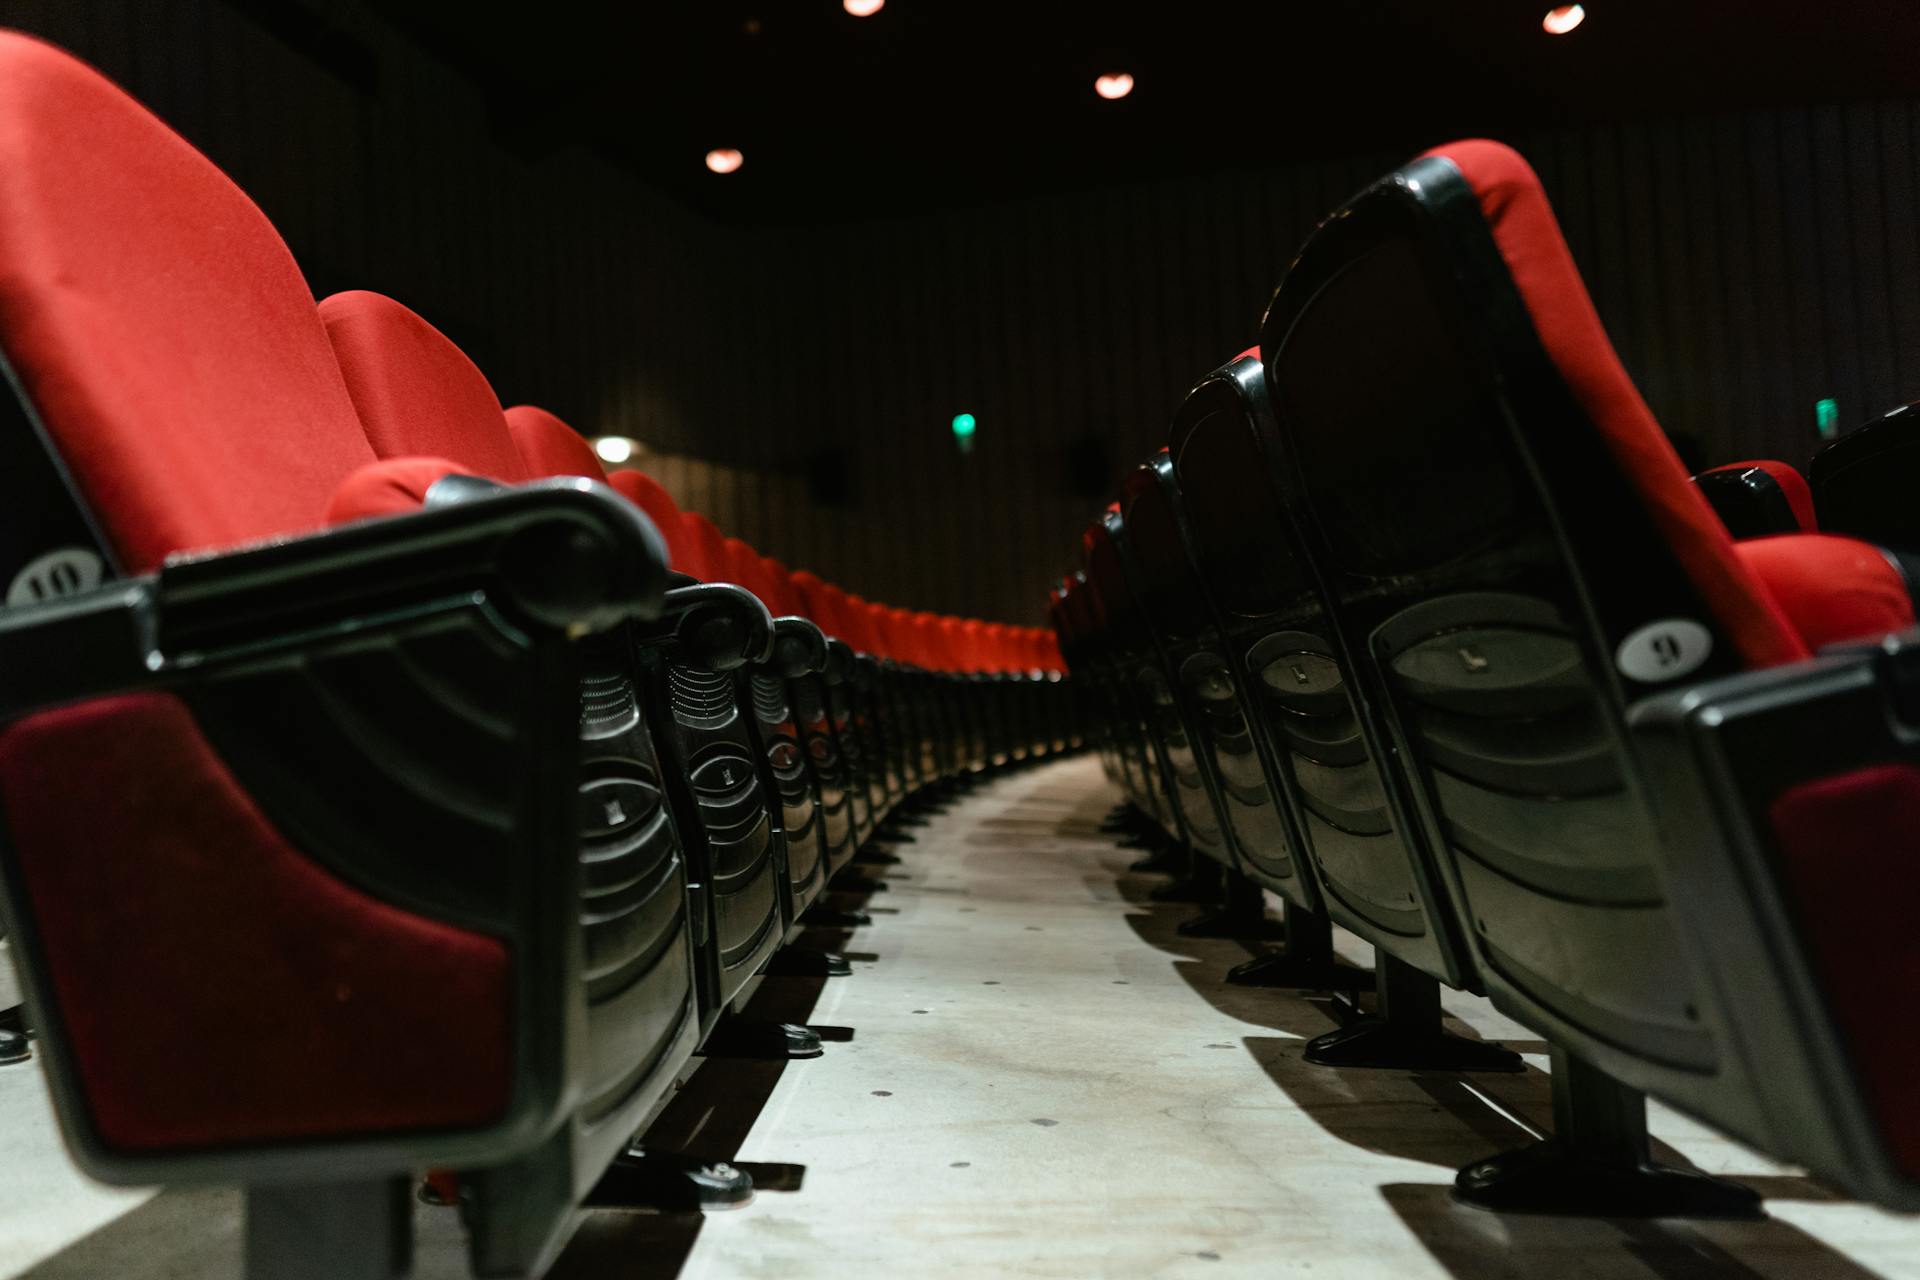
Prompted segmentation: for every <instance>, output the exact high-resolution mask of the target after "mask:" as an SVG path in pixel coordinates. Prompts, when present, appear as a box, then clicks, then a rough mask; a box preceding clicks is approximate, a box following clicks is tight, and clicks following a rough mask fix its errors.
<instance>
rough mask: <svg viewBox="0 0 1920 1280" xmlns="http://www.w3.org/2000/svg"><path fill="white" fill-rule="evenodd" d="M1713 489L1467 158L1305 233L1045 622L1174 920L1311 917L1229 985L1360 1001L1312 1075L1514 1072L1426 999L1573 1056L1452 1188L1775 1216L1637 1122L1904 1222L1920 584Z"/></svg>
mask: <svg viewBox="0 0 1920 1280" xmlns="http://www.w3.org/2000/svg"><path fill="white" fill-rule="evenodd" d="M1749 473H1754V474H1757V475H1759V476H1761V477H1764V478H1766V479H1768V480H1769V481H1770V482H1774V483H1778V482H1777V480H1776V479H1775V477H1777V476H1780V475H1791V474H1792V473H1791V469H1790V468H1783V467H1778V466H1777V465H1774V464H1751V463H1750V464H1742V467H1741V468H1740V469H1739V476H1740V477H1741V483H1743V484H1747V483H1748V481H1749V480H1750V479H1751V476H1750V475H1749ZM1794 478H1796V479H1797V476H1795V477H1794ZM1689 481H1690V477H1689V476H1688V474H1687V472H1686V470H1685V468H1683V467H1682V466H1681V464H1680V462H1679V459H1678V457H1677V456H1676V454H1675V452H1674V450H1673V449H1672V447H1671V446H1670V444H1669V443H1668V441H1667V438H1666V437H1665V435H1664V434H1663V433H1662V431H1661V429H1660V427H1659V425H1658V423H1657V422H1656V421H1655V419H1654V418H1653V416H1652V414H1651V413H1650V412H1649V410H1648V409H1647V407H1646V405H1645V404H1644V403H1643V402H1642V400H1641V398H1640V396H1639V394H1638V392H1637V391H1636V389H1635V388H1634V386H1633V383H1632V382H1631V380H1630V379H1629V378H1628V376H1627V374H1626V372H1625V370H1624V369H1623V368H1622V367H1621V365H1620V362H1619V360H1618V359H1617V357H1616V356H1615V354H1614V351H1613V348H1612V346H1611V344H1610V343H1609V341H1608V339H1607V336H1606V333H1605V331H1604V329H1603V328H1602V326H1601V323H1600V321H1599V318H1598V316H1597V314H1596V312H1595V311H1594V308H1593V305H1592V303H1591V301H1590V300H1589V298H1588V295H1587V292H1586V289H1585V286H1584V284H1583V283H1582V281H1581V279H1580V276H1579V273H1578V271H1577V269H1576V268H1575V266H1574V263H1573V260H1572V257H1571V255H1570V254H1569V253H1568V251H1567V247H1566V244H1565V242H1564V240H1563V238H1562V236H1561V234H1560V230H1559V227H1558V225H1557V223H1556V222H1555V220H1554V216H1553V213H1552V210H1551V208H1550V207H1549V204H1548V201H1547V198H1546V196H1545V194H1544V192H1543V191H1542V189H1541V187H1540V184H1539V182H1538V180H1537V178H1536V177H1535V176H1534V174H1533V172H1532V171H1531V169H1529V167H1528V166H1527V165H1526V163H1525V161H1524V160H1522V159H1521V158H1520V157H1519V156H1518V155H1517V154H1515V153H1514V152H1513V151H1511V150H1509V149H1508V148H1506V147H1504V146H1501V145H1499V144H1496V143H1491V142H1463V143H1456V144H1453V145H1451V146H1446V147H1441V148H1439V149H1437V150H1435V151H1433V152H1430V153H1428V154H1426V155H1424V156H1422V157H1420V158H1418V159H1416V160H1414V161H1412V162H1411V163H1409V164H1407V165H1406V166H1404V167H1402V168H1400V169H1398V170H1396V171H1395V172H1393V173H1391V174H1388V175H1387V176H1386V177H1384V178H1382V179H1381V180H1380V181H1379V182H1377V183H1375V184H1374V185H1372V186H1370V187H1368V188H1367V189H1366V190H1364V191H1362V192H1361V193H1360V194H1359V195H1357V196H1355V197H1354V198H1353V199H1352V200H1351V201H1349V202H1348V203H1347V204H1346V205H1345V206H1343V207H1342V208H1340V209H1339V210H1337V211H1335V213H1334V214H1333V215H1332V216H1330V217H1329V218H1328V219H1327V220H1326V221H1325V222H1323V223H1322V224H1321V226H1320V227H1319V228H1318V229H1317V230H1316V231H1315V233H1314V234H1313V236H1312V237H1311V238H1310V239H1309V240H1308V242H1307V243H1306V245H1305V246H1304V247H1303V248H1302V249H1301V251H1300V253H1299V255H1298V256H1297V257H1296V258H1295V259H1294V261H1293V264H1292V266H1291V267H1290V268H1289V269H1288V271H1287V274H1286V276H1285V278H1284V279H1283V280H1282V282H1281V283H1280V286H1279V288H1278V290H1277V292H1276V293H1275V294H1274V297H1273V301H1272V303H1271V305H1270V307H1269V309H1268V311H1267V314H1266V316H1265V318H1264V321H1263V323H1262V326H1261V330H1260V334H1259V345H1258V347H1256V348H1254V349H1252V350H1250V351H1247V352H1245V353H1243V354H1242V355H1241V356H1239V357H1237V358H1235V359H1234V360H1232V361H1230V362H1229V363H1228V364H1226V365H1224V366H1222V367H1221V368H1220V369H1218V370H1216V371H1214V372H1213V373H1212V374H1210V375H1208V376H1207V377H1206V378H1205V379H1203V380H1202V381H1201V382H1200V383H1199V385H1198V386H1197V387H1196V388H1195V389H1194V390H1193V391H1192V392H1191V393H1190V394H1189V396H1188V397H1187V399H1186V401H1185V403H1184V404H1183V405H1182V407H1181V409H1180V411H1179V413H1178V414H1177V415H1176V417H1175V420H1174V422H1173V425H1172V428H1171V430H1170V432H1169V434H1168V441H1167V449H1166V450H1165V451H1163V452H1162V453H1160V454H1159V455H1158V456H1156V457H1155V458H1153V459H1151V460H1149V461H1148V462H1147V463H1146V464H1144V465H1143V466H1141V467H1140V468H1139V469H1138V470H1136V471H1135V472H1134V473H1133V474H1132V475H1131V476H1130V477H1129V478H1128V479H1127V481H1126V482H1125V484H1124V486H1123V488H1122V491H1121V494H1120V497H1119V501H1117V502H1116V503H1115V504H1114V505H1113V506H1112V507H1110V508H1109V509H1108V511H1107V512H1106V513H1105V514H1104V515H1103V516H1102V518H1101V519H1099V520H1098V521H1096V522H1094V523H1093V524H1092V525H1091V526H1090V527H1089V529H1088V530H1087V533H1086V535H1085V538H1084V539H1083V545H1082V565H1083V568H1082V570H1081V572H1079V573H1077V574H1075V575H1073V576H1072V577H1071V578H1069V579H1066V580H1064V581H1062V582H1061V583H1060V584H1059V585H1058V586H1057V587H1056V588H1055V589H1054V591H1053V595H1052V608H1053V619H1054V625H1055V627H1056V630H1057V632H1058V634H1059V635H1060V638H1061V645H1062V649H1063V650H1064V651H1065V653H1066V655H1067V657H1068V659H1069V663H1070V666H1071V667H1072V670H1073V672H1074V678H1075V680H1076V682H1077V683H1080V684H1082V685H1084V686H1086V687H1088V688H1089V689H1090V691H1091V692H1090V697H1091V698H1092V699H1093V701H1094V717H1095V720H1094V725H1095V730H1096V733H1095V737H1096V742H1097V745H1098V747H1099V749H1100V752H1101V758H1102V761H1103V765H1104V767H1105V768H1106V770H1107V773H1108V775H1109V777H1110V778H1111V779H1112V780H1113V781H1114V783H1115V784H1116V785H1117V786H1119V787H1121V788H1122V789H1123V790H1124V791H1125V793H1126V794H1127V796H1128V797H1129V799H1130V801H1131V804H1132V807H1133V811H1134V813H1135V818H1136V821H1137V822H1138V823H1139V824H1140V825H1141V826H1142V827H1143V828H1144V829H1146V830H1147V831H1149V832H1151V833H1152V834H1153V835H1154V837H1155V838H1156V839H1158V840H1159V841H1161V842H1163V844H1164V848H1163V850H1162V851H1161V852H1160V853H1159V854H1157V855H1156V856H1155V858H1154V859H1152V860H1150V861H1151V862H1152V863H1153V864H1154V865H1158V866H1161V867H1162V868H1164V869H1171V870H1174V871H1177V872H1179V873H1180V874H1179V877H1178V878H1177V879H1176V880H1175V882H1174V883H1173V884H1172V885H1170V886H1168V887H1167V889H1166V892H1167V893H1169V894H1171V895H1174V896H1186V897H1199V898H1202V899H1205V900H1213V899H1218V901H1217V903H1216V906H1215V909H1214V910H1212V911H1210V912H1209V913H1208V914H1206V915H1204V916H1202V917H1200V918H1199V919H1197V920H1195V921H1193V922H1191V924H1190V926H1189V928H1190V930H1191V931H1197V932H1203V933H1204V932H1217V933H1226V934H1229V935H1233V936H1242V937H1254V936H1261V935H1262V934H1264V933H1267V932H1270V931H1271V928H1272V926H1271V924H1270V923H1269V922H1268V921H1267V920H1266V919H1265V905H1264V898H1263V893H1264V892H1266V891H1270V892H1272V893H1274V894H1277V895H1278V896H1279V897H1280V898H1281V899H1282V900H1283V901H1284V903H1285V935H1286V945H1285V947H1283V948H1282V949H1280V950H1278V951H1276V952H1273V953H1271V954H1269V955H1266V956H1263V957H1261V958H1259V959H1257V960H1255V961H1252V962H1250V963H1248V964H1246V965H1243V966H1241V967H1240V968H1239V969H1237V970H1235V971H1234V972H1233V973H1232V974H1231V975H1229V980H1231V981H1237V982H1242V983H1247V984H1252V985H1269V986H1305V987H1318V988H1335V989H1351V990H1355V991H1364V990H1365V989H1366V988H1368V987H1371V988H1372V989H1373V991H1374V993H1375V994H1374V1000H1373V1003H1372V1006H1371V1009H1370V1011H1369V1012H1368V1013H1367V1014H1366V1015H1365V1016H1362V1017H1357V1018H1355V1019H1354V1020H1352V1021H1350V1022H1348V1023H1347V1024H1346V1025H1344V1026H1342V1027H1341V1028H1339V1029H1338V1030H1334V1031H1330V1032H1329V1033H1328V1034H1326V1035H1323V1036H1321V1037H1319V1038H1317V1039H1315V1040H1313V1041H1310V1042H1309V1043H1308V1044H1307V1045H1306V1046H1305V1051H1304V1052H1305V1057H1306V1059H1307V1060H1308V1061H1309V1062H1313V1063H1318V1064H1321V1065H1325V1066H1329V1067H1346V1068H1355V1069H1360V1068H1388V1069H1394V1070H1427V1071H1518V1070H1521V1069H1523V1066H1524V1064H1523V1062H1522V1060H1521V1058H1520V1057H1519V1056H1518V1055H1517V1054H1515V1053H1513V1052H1511V1051H1509V1050H1508V1049H1506V1048H1504V1047H1503V1046H1500V1045H1496V1044H1491V1043H1487V1042H1484V1041H1481V1040H1477V1039H1473V1038H1470V1037H1465V1036H1462V1035H1460V1034H1458V1033H1457V1032H1456V1031H1454V1030H1453V1029H1452V1028H1450V1027H1448V1026H1447V1025H1446V1023H1445V1021H1444V1019H1443V1015H1442V1008H1441V1001H1440V992H1441V990H1442V989H1443V988H1452V989H1457V990H1461V991H1466V992H1471V993H1475V994H1483V995H1487V996H1490V997H1491V998H1492V1001H1493V1003H1494V1005H1495V1006H1496V1007H1497V1008H1499V1009H1500V1010H1501V1011H1502V1012H1503V1013H1505V1014H1507V1015H1508V1016H1509V1017H1511V1018H1512V1019H1514V1020H1515V1021H1517V1022H1519V1023H1520V1024H1522V1025H1523V1026H1526V1027H1528V1028H1529V1029H1531V1030H1532V1031H1533V1032H1535V1033H1537V1034H1538V1035H1539V1036H1540V1037H1541V1038H1542V1039H1543V1040H1544V1041H1546V1042H1547V1045H1548V1046H1549V1049H1550V1052H1551V1060H1552V1084H1553V1089H1554V1119H1555V1129H1554V1132H1553V1133H1552V1134H1551V1135H1549V1136H1548V1137H1547V1138H1546V1139H1544V1140H1543V1141H1541V1142H1539V1143H1536V1144H1534V1145H1533V1146H1531V1147H1527V1148H1523V1149H1521V1150H1519V1151H1515V1152H1510V1153H1507V1154H1505V1155H1498V1156H1489V1158H1487V1159H1484V1160H1480V1161H1476V1162H1475V1163H1474V1164H1472V1165H1471V1166H1469V1167H1468V1168H1466V1169H1464V1170H1463V1171H1462V1172H1461V1174H1460V1176H1459V1178H1458V1180H1457V1182H1456V1193H1457V1194H1458V1195H1459V1196H1460V1197H1461V1198H1463V1199H1466V1200H1468V1201H1471V1202H1473V1203H1477V1204H1480V1205H1482V1206H1484V1207H1488V1208H1493V1209H1503V1210H1525V1211H1549V1212H1555V1213H1571V1214H1584V1215H1601V1216H1706V1217H1747V1216H1755V1215H1758V1214H1759V1213H1760V1212H1761V1206H1760V1200H1759V1197H1758V1196H1757V1195H1755V1194H1754V1192H1753V1191H1752V1190H1751V1189H1750V1188H1748V1187H1745V1186H1743V1185H1740V1184H1737V1183H1733V1182H1728V1181H1723V1180H1717V1179H1713V1178H1710V1177H1707V1176H1706V1175H1704V1174H1702V1173H1701V1172H1699V1171H1697V1170H1683V1169H1675V1168H1669V1167H1665V1166H1662V1165H1659V1164H1658V1163H1656V1162H1655V1161H1654V1160H1653V1159H1652V1157H1651V1155H1650V1149H1649V1139H1648V1135H1647V1131H1646V1123H1645V1105H1644V1097H1645V1096H1646V1095H1652V1096H1655V1097H1658V1098H1660V1099H1662V1100H1664V1101H1666V1102H1668V1103H1670V1104H1672V1105H1674V1106H1676V1107H1678V1108H1680V1109H1682V1110H1684V1111H1686V1112H1688V1113H1691V1114H1692V1115H1694V1116H1696V1117H1699V1118H1701V1119H1704V1120H1706V1121H1708V1122H1710V1123H1712V1124H1714V1125H1717V1126H1719V1127H1721V1128H1723V1129H1724V1130H1726V1131H1727V1132H1729V1133H1732V1134H1734V1135H1736V1136H1738V1137H1739V1138H1741V1139H1743V1140H1744V1141H1746V1142H1748V1143H1750V1144H1751V1145H1753V1146H1755V1147H1757V1148H1759V1149H1761V1150H1763V1151H1766V1152H1768V1153H1770V1154H1772V1155H1774V1156H1776V1157H1778V1158H1780V1159H1783V1160H1788V1161H1792V1162H1796V1163H1800V1164H1803V1165H1805V1166H1806V1167H1807V1168H1808V1169H1809V1170H1811V1171H1812V1172H1813V1173H1814V1174H1815V1175H1816V1176H1817V1177H1820V1178H1822V1179H1825V1180H1827V1181H1829V1182H1831V1183H1833V1184H1835V1185H1837V1186H1839V1187H1842V1188H1844V1189H1845V1190H1846V1191H1848V1192H1850V1193H1853V1194H1856V1195H1859V1196H1862V1197H1865V1198H1868V1199H1871V1200H1874V1201H1877V1202H1879V1203H1881V1204H1885V1205H1890V1206H1894V1207H1899V1208H1908V1209H1911V1208H1914V1207H1916V1206H1920V1088H1916V1087H1915V1086H1914V1084H1913V1079H1914V1077H1913V1072H1912V1067H1913V1064H1914V1062H1915V1061H1920V1038H1916V1035H1915V1032H1914V1030H1913V1027H1914V1022H1913V1020H1912V1019H1911V1018H1909V1017H1906V1016H1905V1015H1904V1013H1903V1012H1901V1011H1904V1010H1905V1009H1906V1008H1907V1007H1908V1005H1909V1003H1910V1002H1911V1001H1912V1000H1913V998H1914V997H1915V994H1916V992H1917V991H1920V947H1916V946H1915V945H1914V943H1913V941H1912V930H1911V928H1910V927H1909V925H1908V924H1907V922H1906V919H1905V908H1906V899H1907V898H1908V896H1909V893H1908V891H1907V886H1908V883H1909V881H1910V880H1911V875H1912V868H1913V867H1914V866H1915V865H1916V862H1917V860H1920V835H1917V834H1916V833H1920V823H1916V821H1915V815H1916V814H1920V748H1917V747H1916V743H1920V734H1916V732H1915V730H1916V728H1920V722H1917V721H1916V711H1915V703H1914V701H1913V699H1912V696H1911V693H1910V692H1909V691H1910V690H1911V688H1912V687H1913V682H1914V681H1915V679H1916V678H1917V677H1920V646H1916V633H1915V632H1914V630H1913V626H1914V605H1913V594H1912V588H1913V585H1914V584H1913V583H1912V582H1910V581H1909V580H1908V579H1907V577H1906V571H1905V568H1904V565H1905V563H1906V562H1905V561H1904V560H1903V559H1902V558H1901V557H1900V556H1898V555H1889V554H1886V549H1885V548H1883V547H1880V546H1876V545H1873V544H1871V543H1869V542H1866V541H1861V540H1859V539H1856V538H1850V537H1843V536H1836V535H1835V534H1832V533H1820V532H1811V531H1808V525H1807V522H1805V521H1804V520H1802V519H1801V518H1799V517H1798V516H1796V515H1794V512H1795V510H1796V509H1797V508H1800V507H1802V506H1805V505H1806V504H1804V503H1803V502H1800V501H1789V500H1788V498H1787V490H1786V489H1782V490H1781V502H1780V508H1781V510H1782V511H1784V512H1785V513H1786V515H1787V517H1788V520H1789V521H1790V523H1784V524H1781V525H1775V526H1774V527H1770V528H1765V529H1758V530H1751V531H1749V530H1740V532H1756V533H1763V534H1767V535H1770V536H1758V537H1750V538H1742V539H1740V540H1736V539H1735V537H1734V536H1733V533H1732V532H1730V531H1729V528H1728V525H1727V524H1726V523H1725V522H1723V521H1722V520H1721V519H1720V518H1718V517H1716V515H1715V512H1714V509H1713V508H1712V507H1711V506H1710V505H1709V503H1708V501H1707V499H1706V498H1705V497H1704V496H1703V493H1704V492H1705V491H1706V490H1708V489H1710V488H1711V487H1712V484H1713V483H1714V482H1712V481H1709V483H1708V484H1707V485H1705V486H1697V485H1695V484H1692V483H1690V482H1689ZM1791 483H1792V481H1791V480H1788V481H1787V482H1786V484H1787V485H1788V486H1789V487H1790V486H1791ZM1749 487H1751V486H1749ZM1900 549H1903V548H1900ZM1335 925H1338V926H1340V927H1342V928H1344V929H1345V930H1347V931H1349V932H1351V933H1353V934H1355V935H1358V936H1359V937H1360V938H1362V939H1364V940H1365V941H1366V942H1368V943H1370V944H1372V946H1373V948H1374V952H1375V956H1376V966H1375V970H1374V972H1373V973H1372V974H1370V975H1369V974H1365V973H1358V972H1356V971H1354V970H1353V969H1352V968H1350V967H1348V966H1346V965H1345V964H1343V963H1342V962H1341V961H1340V959H1339V957H1338V956H1337V955H1336V954H1335V952H1334V949H1333V926H1335Z"/></svg>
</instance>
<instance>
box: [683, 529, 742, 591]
mask: <svg viewBox="0 0 1920 1280" xmlns="http://www.w3.org/2000/svg"><path fill="white" fill-rule="evenodd" d="M680 527H681V528H682V529H684V530H685V531H686V535H687V560H688V563H689V564H691V565H693V566H694V567H693V568H691V569H689V570H687V572H689V573H691V574H693V576H694V577H696V578H699V579H700V580H701V581H702V582H731V581H732V580H733V576H732V574H731V573H730V572H729V571H728V567H727V545H726V544H727V540H726V538H725V537H724V536H723V535H722V534H721V532H720V530H719V529H718V528H716V527H715V526H714V523H713V521H711V520H709V519H707V518H706V517H705V516H703V515H701V514H700V513H699V512H698V511H683V512H681V513H680ZM737 585H744V584H737Z"/></svg>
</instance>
